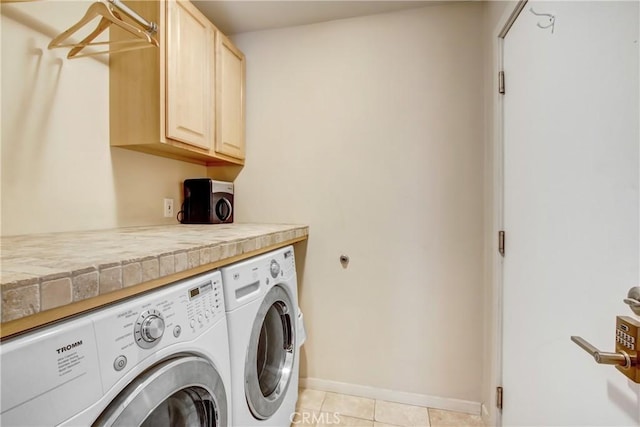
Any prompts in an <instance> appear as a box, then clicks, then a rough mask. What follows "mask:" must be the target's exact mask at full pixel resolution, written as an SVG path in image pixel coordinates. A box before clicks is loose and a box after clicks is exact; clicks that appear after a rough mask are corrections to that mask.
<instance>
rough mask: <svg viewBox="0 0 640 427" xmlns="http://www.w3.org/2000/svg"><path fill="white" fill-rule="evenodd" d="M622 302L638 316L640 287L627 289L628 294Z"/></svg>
mask: <svg viewBox="0 0 640 427" xmlns="http://www.w3.org/2000/svg"><path fill="white" fill-rule="evenodd" d="M623 301H624V303H625V304H627V305H628V306H629V307H631V310H633V312H634V313H635V314H638V315H640V286H634V287H633V288H631V289H629V293H628V294H627V297H626V298H625V299H624V300H623Z"/></svg>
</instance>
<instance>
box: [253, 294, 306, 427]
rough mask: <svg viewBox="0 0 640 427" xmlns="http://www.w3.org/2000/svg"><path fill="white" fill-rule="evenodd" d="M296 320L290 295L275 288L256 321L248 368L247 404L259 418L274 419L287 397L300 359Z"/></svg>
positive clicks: (262, 305) (268, 295)
mask: <svg viewBox="0 0 640 427" xmlns="http://www.w3.org/2000/svg"><path fill="white" fill-rule="evenodd" d="M295 319H296V311H295V306H294V305H293V304H292V302H291V299H290V298H289V295H288V294H287V292H286V291H285V290H284V289H283V288H281V287H280V286H274V287H273V288H271V290H270V291H269V292H267V294H266V295H265V297H264V300H263V301H262V304H261V305H260V308H259V309H258V314H257V315H256V319H255V320H254V323H253V329H252V331H251V338H250V341H249V342H250V343H251V344H250V346H249V349H248V352H247V359H246V361H245V367H244V372H245V395H246V398H247V403H248V404H249V408H250V409H251V412H252V413H253V415H254V417H256V418H258V419H261V420H263V419H266V418H269V417H271V416H272V415H273V414H274V413H275V412H276V411H277V410H278V408H280V405H281V404H282V401H283V400H284V398H285V396H286V394H287V388H288V387H289V383H290V381H291V373H292V371H293V362H294V358H295V357H297V355H296V352H297V346H296V327H295V325H296V324H295Z"/></svg>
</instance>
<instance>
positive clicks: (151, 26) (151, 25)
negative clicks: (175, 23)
mask: <svg viewBox="0 0 640 427" xmlns="http://www.w3.org/2000/svg"><path fill="white" fill-rule="evenodd" d="M108 1H109V3H111V4H112V5H114V6H115V7H117V8H118V9H120V10H121V11H122V12H123V13H124V14H125V15H127V16H128V17H129V18H131V19H133V20H134V21H136V22H137V23H138V24H140V25H142V26H143V27H144V28H145V30H147V31H148V32H149V33H150V34H154V33H156V32H157V31H158V25H157V24H156V23H155V22H149V21H147V20H146V19H144V18H143V17H142V16H140V15H138V14H137V13H136V12H134V11H133V10H131V8H129V6H127V5H126V4H124V3H122V2H121V1H120V0H108Z"/></svg>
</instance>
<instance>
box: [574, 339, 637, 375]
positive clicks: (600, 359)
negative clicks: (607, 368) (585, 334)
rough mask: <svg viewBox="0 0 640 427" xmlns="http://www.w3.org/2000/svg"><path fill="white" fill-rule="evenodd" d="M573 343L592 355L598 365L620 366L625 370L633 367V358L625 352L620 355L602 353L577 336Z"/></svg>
mask: <svg viewBox="0 0 640 427" xmlns="http://www.w3.org/2000/svg"><path fill="white" fill-rule="evenodd" d="M571 341H573V342H574V343H576V344H578V346H580V348H581V349H583V350H584V351H586V352H587V353H589V354H590V355H592V356H593V358H594V359H595V361H596V362H597V363H600V364H603V365H618V366H622V367H623V368H628V367H630V366H631V358H630V357H629V355H628V354H627V353H625V352H623V351H622V352H619V353H608V352H606V351H600V350H598V349H597V348H596V347H594V346H593V345H591V344H590V343H589V342H588V341H587V340H585V339H584V338H582V337H577V336H572V337H571Z"/></svg>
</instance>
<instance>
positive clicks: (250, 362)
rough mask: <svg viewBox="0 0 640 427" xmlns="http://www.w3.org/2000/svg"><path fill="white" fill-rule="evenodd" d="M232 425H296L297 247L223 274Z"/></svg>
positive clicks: (299, 339) (299, 326)
mask: <svg viewBox="0 0 640 427" xmlns="http://www.w3.org/2000/svg"><path fill="white" fill-rule="evenodd" d="M222 283H223V286H224V297H225V306H226V310H227V324H228V327H229V354H230V355H231V390H232V396H233V397H232V402H233V404H232V407H233V423H234V425H236V426H242V427H249V426H278V427H285V426H289V425H291V421H292V418H291V417H292V414H293V413H294V411H295V406H296V401H297V400H298V371H299V369H298V366H299V363H300V355H299V351H300V346H301V345H302V341H303V336H304V327H303V325H302V323H301V322H302V315H301V313H300V312H299V309H298V290H297V287H298V283H297V278H296V265H295V258H294V253H293V247H292V246H288V247H286V248H283V249H279V250H276V251H273V252H270V253H268V254H265V255H260V256H257V257H254V258H251V259H249V260H247V261H242V262H239V263H237V264H233V265H231V266H228V267H225V268H223V269H222Z"/></svg>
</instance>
